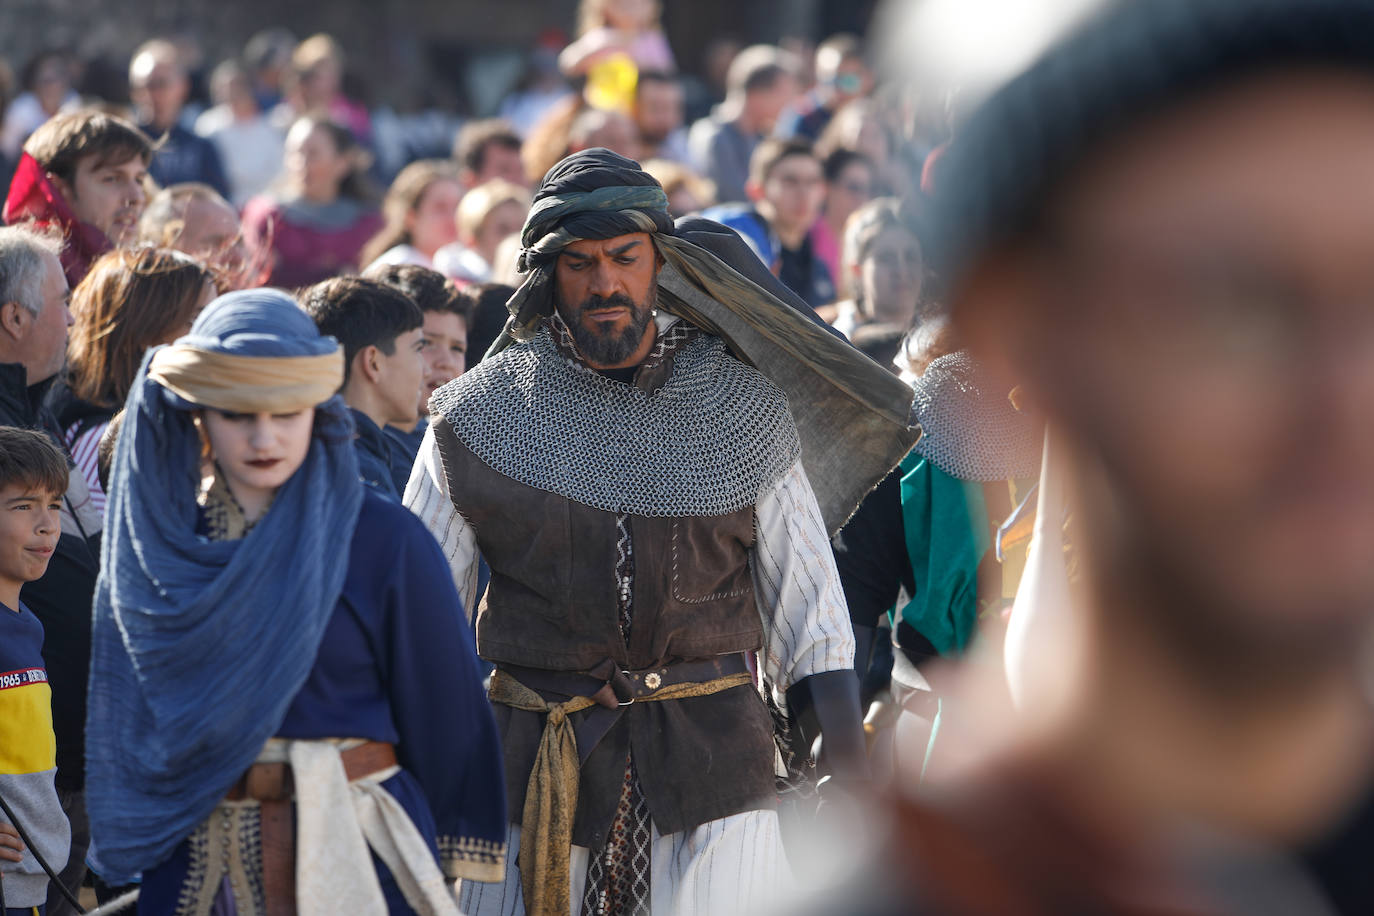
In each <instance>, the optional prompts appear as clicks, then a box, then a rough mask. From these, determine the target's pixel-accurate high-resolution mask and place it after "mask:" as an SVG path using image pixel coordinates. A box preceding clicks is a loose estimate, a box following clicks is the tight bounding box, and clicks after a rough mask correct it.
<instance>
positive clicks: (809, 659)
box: [750, 461, 854, 709]
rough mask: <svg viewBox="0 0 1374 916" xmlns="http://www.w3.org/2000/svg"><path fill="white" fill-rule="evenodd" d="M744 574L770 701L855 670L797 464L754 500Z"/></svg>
mask: <svg viewBox="0 0 1374 916" xmlns="http://www.w3.org/2000/svg"><path fill="white" fill-rule="evenodd" d="M755 525H756V529H757V530H756V541H755V544H754V550H753V554H752V556H751V557H750V566H751V567H752V571H753V576H754V592H755V596H756V600H757V602H758V607H759V615H760V616H761V617H762V618H763V632H764V638H763V651H762V652H761V653H760V657H759V660H760V666H761V667H762V669H763V674H764V676H765V677H766V678H767V679H768V680H769V681H770V682H771V683H772V685H773V691H774V700H775V701H776V702H777V703H778V705H779V706H781V707H783V708H784V709H785V708H786V703H785V698H784V696H783V694H784V692H785V691H786V690H787V688H789V687H791V686H792V685H793V684H795V683H797V682H798V681H800V680H801V679H802V678H805V677H809V676H811V675H813V674H819V673H821V672H823V671H840V670H844V669H846V668H852V667H853V666H854V629H853V627H852V626H851V624H850V622H849V607H848V605H846V604H845V600H844V591H843V590H842V589H841V588H840V575H839V573H838V572H837V571H836V569H835V556H834V554H832V553H831V552H830V539H829V538H828V537H827V536H826V531H825V521H824V520H823V519H822V518H821V510H820V507H819V506H818V505H817V504H816V495H815V493H813V492H812V490H811V483H810V481H809V480H807V478H806V471H804V470H803V469H802V466H801V462H800V461H798V462H796V463H795V464H793V465H792V467H791V469H789V470H788V472H787V473H786V474H784V475H783V476H782V479H781V480H779V481H778V482H777V483H776V484H774V485H773V487H771V488H770V489H769V490H768V491H767V492H766V493H764V495H763V496H762V497H761V498H760V499H759V502H758V506H757V511H756V521H755Z"/></svg>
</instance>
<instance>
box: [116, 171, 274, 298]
mask: <svg viewBox="0 0 1374 916" xmlns="http://www.w3.org/2000/svg"><path fill="white" fill-rule="evenodd" d="M138 240H139V241H140V242H145V243H147V244H150V245H157V246H158V247H159V248H174V249H176V250H177V251H183V252H185V253H186V254H189V255H190V256H191V257H193V258H197V259H199V260H201V261H203V262H204V263H205V264H206V265H207V266H208V267H210V268H211V269H212V270H214V271H215V273H216V275H217V281H216V286H217V287H218V288H219V289H221V290H224V291H228V290H231V289H243V288H245V287H248V286H253V285H256V284H254V283H253V282H252V281H253V279H255V278H252V277H249V276H247V274H248V273H249V269H248V258H247V250H246V248H245V247H244V243H243V227H242V226H241V224H240V223H239V215H238V212H237V211H236V210H234V208H233V207H232V206H231V205H230V204H229V201H227V200H225V199H224V197H223V196H221V195H220V193H219V192H218V191H216V190H215V189H214V188H212V187H210V186H209V185H208V184H202V183H201V182H198V181H187V182H183V183H181V184H174V185H171V186H169V187H166V188H163V189H162V190H161V191H159V192H157V194H156V195H154V196H153V199H152V201H150V202H149V204H148V209H147V210H145V211H143V216H142V218H141V219H140V220H139V223H138Z"/></svg>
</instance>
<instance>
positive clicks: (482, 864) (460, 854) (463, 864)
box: [437, 836, 506, 883]
mask: <svg viewBox="0 0 1374 916" xmlns="http://www.w3.org/2000/svg"><path fill="white" fill-rule="evenodd" d="M437 839H438V844H439V867H440V868H441V869H443V872H444V876H445V877H447V878H450V879H453V878H462V879H463V880H466V881H483V882H487V883H492V882H494V883H500V882H502V881H504V880H505V879H506V843H505V841H504V840H502V841H499V842H498V841H496V840H483V839H479V838H478V837H453V836H440V837H438V838H437Z"/></svg>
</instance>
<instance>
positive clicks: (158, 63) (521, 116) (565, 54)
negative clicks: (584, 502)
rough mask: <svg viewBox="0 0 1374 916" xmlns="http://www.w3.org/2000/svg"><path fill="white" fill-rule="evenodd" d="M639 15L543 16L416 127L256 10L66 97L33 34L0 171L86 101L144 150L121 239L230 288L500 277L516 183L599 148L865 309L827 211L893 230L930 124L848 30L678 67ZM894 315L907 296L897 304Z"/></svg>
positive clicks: (787, 277)
mask: <svg viewBox="0 0 1374 916" xmlns="http://www.w3.org/2000/svg"><path fill="white" fill-rule="evenodd" d="M660 14H661V10H660V9H659V7H658V4H657V3H655V2H653V0H585V2H583V4H582V7H581V11H580V14H579V19H578V22H577V25H576V29H577V31H576V33H575V34H574V35H571V36H568V35H566V34H565V33H563V32H561V31H559V30H558V29H555V28H550V29H547V30H545V31H544V32H543V33H541V35H540V37H539V39H538V41H537V43H536V44H535V46H534V47H533V48H531V49H529V53H528V59H527V76H526V78H525V79H524V80H523V81H522V82H521V83H520V84H519V85H518V86H516V87H515V88H514V89H513V90H512V91H510V92H509V93H507V94H506V96H505V97H504V98H502V99H501V100H500V102H499V104H497V105H495V106H489V107H491V108H492V110H494V111H496V112H498V113H499V116H498V117H490V118H470V119H467V120H465V121H464V120H462V119H460V118H458V117H456V116H454V115H451V114H449V113H442V114H440V113H434V114H435V115H436V117H437V118H438V120H437V121H436V120H435V119H434V118H431V119H429V120H428V121H426V122H425V123H426V124H428V125H431V126H432V125H433V124H435V123H443V124H446V125H447V129H446V133H447V136H446V137H445V136H440V137H438V140H437V142H436V140H435V138H434V137H424V138H417V137H416V136H407V135H405V129H404V128H398V126H397V119H396V117H395V116H394V114H393V113H392V112H391V111H390V110H389V109H370V108H369V107H368V106H367V105H365V104H363V103H362V102H361V101H360V100H359V99H358V98H355V97H353V96H352V95H350V93H349V92H348V91H346V89H345V87H350V88H351V87H353V86H355V85H356V82H355V81H353V80H352V79H351V78H349V77H350V76H351V74H350V70H349V66H348V56H347V53H348V52H347V49H345V48H343V47H342V46H341V45H340V43H339V42H338V41H336V40H335V39H334V38H333V37H331V36H329V35H327V34H317V35H312V36H309V37H306V38H304V39H303V40H302V39H298V38H297V36H295V35H293V34H291V33H290V32H288V31H287V30H285V29H283V28H279V27H274V28H267V29H264V30H262V31H260V32H258V33H257V34H255V35H254V36H253V37H252V38H251V39H250V40H249V41H248V42H247V43H246V44H245V46H244V48H243V50H242V53H241V54H239V55H238V56H236V57H233V58H230V59H226V60H223V61H220V62H219V63H218V64H217V65H214V66H205V65H204V63H203V62H202V61H200V60H188V59H187V52H186V42H185V41H184V40H172V38H170V37H153V38H150V39H149V40H148V41H146V42H144V43H143V44H142V45H140V46H139V47H138V48H136V49H134V50H133V52H132V54H131V56H130V58H129V66H128V83H127V85H128V95H127V98H103V97H98V96H91V95H86V96H83V95H79V94H78V93H77V91H76V90H75V88H74V87H75V86H76V85H78V75H79V73H80V71H81V68H82V66H83V62H82V61H80V60H78V59H76V58H75V57H74V56H73V55H72V54H71V53H69V52H66V51H63V50H44V51H41V52H39V53H37V54H35V55H34V56H33V57H32V58H31V59H30V60H29V61H27V62H25V63H24V65H23V67H22V68H21V69H20V71H19V73H20V77H21V78H20V79H19V80H17V81H13V80H12V81H11V82H14V83H17V85H15V86H14V88H13V91H12V92H3V91H0V102H3V101H5V100H6V98H5V97H6V96H12V98H8V105H6V106H5V107H4V109H3V120H0V174H3V175H4V176H6V177H8V176H12V175H14V174H16V172H19V173H20V174H21V178H22V171H23V170H22V169H21V168H20V166H21V161H20V160H21V157H22V155H23V152H24V150H25V143H26V141H28V140H29V138H30V137H31V136H32V135H33V133H34V131H36V130H37V129H38V128H39V127H40V126H42V125H43V124H44V123H45V122H49V121H50V120H51V119H52V118H53V117H55V116H59V115H62V114H66V113H70V112H73V111H76V110H79V109H82V108H97V109H100V110H102V111H104V112H106V113H107V114H108V115H110V116H112V117H118V118H122V119H123V120H126V121H127V122H128V123H129V124H130V126H131V128H136V129H137V130H138V131H140V132H141V133H142V134H143V135H145V136H146V137H147V138H148V140H149V142H150V144H151V149H152V152H151V156H150V158H149V159H148V162H147V167H146V176H138V177H139V180H140V181H141V182H142V183H143V184H144V197H145V198H146V199H147V200H148V201H152V202H153V204H152V205H151V206H149V212H150V213H155V214H157V216H156V217H154V220H153V221H154V222H156V223H157V224H158V226H159V228H161V229H165V228H166V227H167V226H168V225H170V226H171V228H172V232H171V235H167V234H165V233H159V232H158V231H152V232H150V231H148V230H146V229H145V231H144V232H143V233H142V238H143V240H144V241H151V242H155V243H157V244H162V245H167V244H176V247H179V248H181V249H182V250H184V251H188V252H191V253H192V254H194V255H195V256H197V257H201V258H209V259H215V260H218V261H226V262H231V263H227V264H225V263H222V264H220V266H221V267H227V268H228V269H229V273H231V274H232V275H234V276H235V277H236V278H237V279H236V280H235V281H234V282H232V283H231V284H230V285H251V284H253V283H270V284H272V285H278V286H286V287H300V286H306V285H309V284H311V283H314V282H318V281H320V280H323V279H326V278H328V277H331V276H336V275H338V274H341V273H348V272H354V271H361V270H363V269H365V268H366V267H368V266H369V265H371V264H373V263H377V262H381V263H388V264H401V263H413V264H419V265H422V266H425V267H432V268H434V269H437V270H439V271H440V272H442V273H444V274H445V275H446V276H448V277H449V278H450V279H451V280H453V281H454V282H455V283H456V284H458V285H459V286H460V287H461V286H464V285H467V284H470V283H484V282H488V281H499V282H504V283H512V282H515V277H514V276H513V275H512V271H513V268H514V266H515V261H516V258H515V257H514V251H513V249H514V248H515V247H516V243H515V242H508V243H507V245H506V246H505V249H504V253H505V255H506V256H505V257H504V258H503V257H502V256H501V254H502V251H503V249H502V245H501V243H502V242H503V241H504V240H506V239H507V238H508V237H509V236H510V235H512V234H513V233H515V232H516V231H518V229H519V227H520V225H521V223H522V222H523V211H524V208H525V207H526V206H527V205H528V189H529V188H530V187H531V186H532V185H534V184H535V183H537V182H538V181H539V179H540V178H541V177H542V176H543V174H544V173H545V172H546V171H547V170H548V169H549V168H550V167H551V166H552V165H553V164H555V163H556V162H557V161H558V160H559V159H561V158H563V157H564V156H566V155H568V154H570V153H573V152H577V151H580V150H584V149H589V148H593V147H598V146H599V147H605V148H608V149H611V150H613V151H615V152H619V153H622V154H624V155H626V156H629V157H631V158H635V159H638V160H639V161H641V162H642V163H644V165H645V167H646V168H647V169H648V170H649V172H650V173H651V174H653V175H655V176H656V177H658V178H659V180H660V181H661V182H662V184H663V186H664V188H665V190H666V192H667V193H668V196H669V200H670V206H671V210H672V213H673V215H674V216H675V217H681V216H685V215H688V214H695V213H705V214H706V215H708V216H711V217H713V218H716V219H718V220H720V221H722V222H724V223H725V224H727V225H729V226H730V227H731V228H733V229H735V230H736V231H738V232H739V233H740V234H741V236H742V237H743V238H744V239H745V240H746V241H747V242H748V244H749V245H750V247H751V248H752V249H753V250H754V251H755V252H756V253H757V254H758V256H759V258H760V259H761V260H762V261H763V262H764V263H765V264H766V265H767V266H768V268H769V269H770V270H771V271H773V273H774V274H775V275H777V276H778V277H779V278H780V279H782V281H783V282H784V283H785V284H786V285H787V286H788V287H789V288H791V289H792V290H793V291H794V292H796V293H797V294H798V295H800V296H801V297H802V298H803V299H805V300H806V301H807V302H808V303H809V304H811V305H812V306H813V307H815V308H818V309H821V310H822V314H823V315H825V316H826V317H828V318H830V319H831V320H834V319H835V317H836V316H843V318H842V321H841V325H842V327H843V328H844V329H845V330H846V331H847V332H852V330H853V329H854V328H856V327H857V326H858V325H859V324H862V323H864V322H865V321H876V320H879V319H877V318H875V317H874V315H873V313H872V312H871V310H869V308H868V306H867V305H866V303H867V301H868V300H867V299H865V298H864V297H863V296H862V295H860V294H859V293H858V292H857V291H856V290H855V289H854V278H855V277H857V276H859V275H860V274H861V273H862V272H863V270H864V268H863V266H862V264H861V263H860V262H859V261H851V262H846V261H845V259H844V258H843V256H842V255H843V253H844V252H845V251H846V250H847V249H848V248H850V247H854V249H855V251H856V252H857V251H866V250H867V249H866V246H857V247H856V246H851V245H848V244H847V242H846V239H847V228H846V227H847V223H848V221H849V219H850V216H851V215H852V214H854V213H855V212H856V211H857V210H859V209H860V208H861V207H863V205H865V204H867V203H869V202H870V201H874V200H878V199H883V198H891V199H892V201H893V206H892V207H891V208H889V209H890V210H891V212H893V213H900V214H901V217H900V218H901V219H902V220H903V221H904V224H905V225H907V227H908V229H909V230H910V233H911V235H912V237H913V238H916V237H917V236H918V233H917V224H918V222H919V219H918V217H919V211H920V209H921V206H920V202H919V201H920V190H919V188H915V187H913V181H912V178H911V176H912V175H920V174H921V165H922V163H923V162H924V161H925V160H926V159H927V157H928V155H929V153H930V152H931V150H932V149H934V148H935V147H937V146H938V145H939V144H940V143H941V142H942V141H943V140H944V139H945V137H944V136H943V135H942V134H943V128H942V127H937V128H935V129H929V128H924V129H923V127H922V125H926V124H928V119H918V118H914V117H912V101H911V98H910V96H911V93H910V91H909V90H898V89H897V88H896V87H891V86H884V85H882V84H881V83H880V82H879V80H877V79H876V77H875V72H874V68H873V66H872V64H871V61H870V58H869V55H868V53H867V51H866V48H865V43H864V39H863V38H862V37H860V36H857V35H852V34H838V35H832V36H828V37H822V36H817V37H821V38H822V40H820V41H819V42H818V43H816V44H815V45H814V46H808V45H807V44H806V42H798V41H796V40H783V39H781V38H780V39H779V43H777V44H756V45H753V46H749V47H741V46H740V45H739V44H738V43H735V42H732V41H727V40H721V41H718V42H715V43H713V45H712V47H711V48H709V49H708V53H707V55H706V60H705V63H704V69H705V72H702V73H699V74H698V73H690V72H683V71H682V70H681V69H679V64H678V60H679V58H678V56H677V55H675V54H674V48H673V44H672V41H671V36H669V35H668V34H667V33H666V32H665V30H664V28H663V27H662V25H661V22H660ZM799 46H801V47H799ZM813 58H814V59H813ZM193 67H194V68H195V69H194V72H193ZM712 86H714V87H717V88H716V89H715V90H714V92H715V93H718V94H716V95H715V97H714V98H713V97H712V89H711V88H710V87H712ZM3 89H4V85H3V81H0V90H3ZM443 95H444V94H443V93H437V94H436V97H443ZM880 100H881V101H880ZM693 110H695V111H699V112H704V114H702V116H701V117H699V118H695V119H693V118H691V117H690V116H689V112H691V111H693ZM412 133H413V131H412ZM441 133H442V131H441ZM436 146H438V148H437V149H436V148H435V147H436ZM444 153H447V154H448V155H447V156H445V155H443V154H444ZM192 188H194V189H195V190H194V191H192V190H191V189H192ZM159 189H164V190H162V191H161V193H160V194H159ZM168 195H170V196H168ZM897 200H902V201H904V204H903V206H901V207H900V208H898V207H897V206H896V201H897ZM130 207H131V208H133V209H134V210H136V211H141V210H142V207H143V204H142V203H138V202H133V203H131V204H130ZM231 211H232V212H233V214H234V220H235V221H236V223H235V226H234V228H233V231H227V229H226V223H227V221H228V220H227V214H228V213H229V212H231ZM19 215H22V214H20V213H19V212H18V211H16V216H19ZM78 216H79V214H78ZM136 217H137V214H136V213H135V218H136ZM80 221H82V222H85V221H86V220H84V219H83V220H80ZM169 221H170V222H169ZM238 221H241V222H238ZM212 223H213V226H212V225H211V224H212ZM239 225H241V235H240V233H239V231H238V228H237V227H238V226H239ZM122 227H123V224H122V223H121V224H120V225H119V227H117V228H119V229H120V230H121V231H122ZM102 228H106V227H102ZM207 234H208V235H210V236H213V238H212V239H209V240H208V241H207V240H206V239H204V238H198V237H203V236H207ZM132 237H133V236H132V235H130V239H132ZM178 239H179V241H178ZM110 241H111V242H113V243H119V242H121V239H119V238H114V237H111V239H110ZM916 246H917V248H918V249H919V242H917V243H916ZM97 247H98V246H97ZM916 258H917V261H918V263H917V265H916V269H917V270H918V272H919V269H920V268H919V259H920V254H919V250H918V251H917V253H916ZM502 268H504V272H503V271H502ZM870 272H871V271H870ZM77 279H79V277H74V276H69V280H71V282H72V283H75V282H76V280H77ZM920 286H921V284H920V283H919V282H917V283H911V282H907V283H904V284H902V285H901V289H902V290H904V291H905V290H919V289H920ZM903 295H906V293H905V292H904V293H903ZM896 311H897V313H898V314H901V315H908V316H910V315H915V314H917V313H918V312H919V309H918V308H917V304H916V302H915V301H914V300H913V301H911V302H907V303H905V304H903V305H902V306H901V307H899V308H897V310H896ZM884 323H886V320H885V319H884Z"/></svg>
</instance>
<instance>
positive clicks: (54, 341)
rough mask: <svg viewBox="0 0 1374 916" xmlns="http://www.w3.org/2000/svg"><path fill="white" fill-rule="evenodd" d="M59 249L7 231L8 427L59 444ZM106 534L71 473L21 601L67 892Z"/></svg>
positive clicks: (2, 375)
mask: <svg viewBox="0 0 1374 916" xmlns="http://www.w3.org/2000/svg"><path fill="white" fill-rule="evenodd" d="M60 250H61V242H60V240H59V239H58V238H56V237H54V236H50V235H44V234H42V233H39V232H37V231H35V230H33V229H30V228H27V227H23V226H9V227H5V228H0V426H17V427H20V428H23V429H37V430H41V431H43V432H46V433H48V434H49V436H51V438H52V439H53V440H54V442H56V443H57V444H59V445H61V444H62V434H61V430H60V429H59V428H58V425H57V422H56V421H55V420H54V419H53V417H52V415H51V414H50V413H49V412H48V411H47V410H46V409H44V408H43V407H42V403H43V396H44V395H45V394H46V392H47V388H48V386H49V385H50V384H51V383H52V380H53V379H54V378H55V377H56V376H57V373H58V372H60V371H61V369H62V364H63V362H64V361H65V359H66V349H67V328H68V327H69V326H70V325H71V323H72V316H71V312H69V311H68V310H67V296H68V289H67V278H66V275H65V274H64V273H63V270H62V262H61V261H59V260H58V253H59V251H60ZM63 451H64V453H65V448H64V449H63ZM99 530H100V522H99V520H98V519H96V518H94V517H93V516H92V515H91V514H90V493H89V492H87V490H86V486H85V480H84V479H83V478H82V476H81V475H80V474H72V475H71V483H70V486H69V488H68V490H67V493H66V496H65V498H64V500H63V506H62V537H61V538H60V539H59V540H58V542H57V549H56V550H55V551H54V552H53V555H52V559H51V560H50V561H49V563H48V571H47V573H46V574H45V575H44V576H43V577H42V578H41V579H38V580H35V581H33V582H30V583H28V584H27V585H25V586H24V589H23V592H22V595H21V597H22V598H23V601H24V604H26V605H28V607H29V608H30V610H32V611H33V613H34V614H35V615H36V616H37V617H38V619H39V620H40V621H42V623H43V629H44V633H45V636H44V642H43V659H44V663H45V665H46V667H47V669H48V678H49V684H50V686H51V688H52V712H53V729H54V731H55V732H56V734H57V791H58V796H59V797H60V798H61V800H62V809H63V811H64V812H65V813H66V815H67V819H68V820H69V821H71V825H72V847H71V855H70V856H68V859H67V866H66V868H64V869H63V870H62V872H61V873H60V874H59V878H60V879H61V880H62V882H63V883H64V884H65V885H67V886H68V887H77V886H79V885H80V883H81V878H82V876H83V875H84V873H85V870H86V866H85V858H86V844H87V843H88V842H89V837H90V833H89V827H88V825H87V821H86V804H85V797H84V795H83V790H84V769H85V767H84V759H85V744H84V730H85V725H86V673H87V669H88V668H89V666H90V652H91V635H90V634H91V622H90V617H91V598H92V596H93V595H94V593H95V577H96V572H97V571H98V565H99V548H98V547H97V546H96V544H95V543H94V542H92V541H90V540H88V535H94V534H96V533H97V532H98V531H99ZM61 900H62V898H61V896H60V895H59V894H58V893H57V892H56V891H52V892H51V896H50V898H49V900H48V907H47V912H48V913H70V912H73V911H72V910H71V909H69V908H67V904H66V903H65V901H63V902H62V903H59V901H61Z"/></svg>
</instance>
